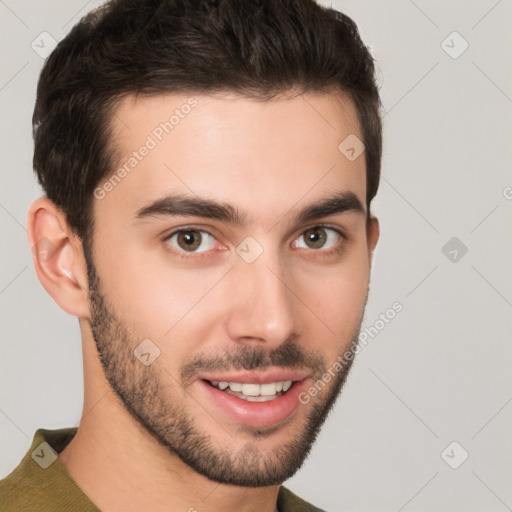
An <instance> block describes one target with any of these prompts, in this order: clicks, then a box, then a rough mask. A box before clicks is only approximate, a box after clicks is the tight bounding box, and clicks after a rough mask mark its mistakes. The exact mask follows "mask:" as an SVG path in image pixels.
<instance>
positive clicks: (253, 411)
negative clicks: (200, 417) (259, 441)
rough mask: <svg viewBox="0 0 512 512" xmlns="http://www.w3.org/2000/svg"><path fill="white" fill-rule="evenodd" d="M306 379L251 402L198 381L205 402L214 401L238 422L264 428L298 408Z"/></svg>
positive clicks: (280, 420) (287, 416)
mask: <svg viewBox="0 0 512 512" xmlns="http://www.w3.org/2000/svg"><path fill="white" fill-rule="evenodd" d="M306 381H307V379H303V380H301V381H297V382H294V383H293V385H292V387H291V388H290V389H289V390H288V391H287V392H286V393H284V394H283V395H281V396H280V397H278V398H274V399H273V400H268V401H267V402H249V401H247V400H244V399H243V398H237V397H236V396H233V395H230V394H229V393H226V392H225V391H221V390H220V389H217V388H214V387H213V386H211V385H210V384H208V383H207V382H205V381H204V380H199V381H196V382H197V383H198V384H199V386H200V387H201V393H206V401H205V403H209V402H213V403H214V404H215V405H216V406H217V407H218V408H220V409H221V410H222V411H223V412H224V414H225V415H226V416H228V417H229V418H230V419H231V420H233V421H235V422H236V423H241V424H242V425H246V426H248V427H254V428H263V427H269V426H273V425H276V424H277V423H280V422H282V421H284V420H286V419H288V418H289V417H290V416H291V415H292V414H293V413H294V412H295V411H296V410H297V409H298V407H299V405H300V402H299V395H300V393H301V392H302V391H304V389H305V388H306Z"/></svg>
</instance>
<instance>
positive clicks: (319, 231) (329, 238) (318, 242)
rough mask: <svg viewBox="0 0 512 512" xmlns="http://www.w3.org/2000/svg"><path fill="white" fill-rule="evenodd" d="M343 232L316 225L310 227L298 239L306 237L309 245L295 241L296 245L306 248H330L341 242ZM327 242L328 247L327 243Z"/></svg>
mask: <svg viewBox="0 0 512 512" xmlns="http://www.w3.org/2000/svg"><path fill="white" fill-rule="evenodd" d="M340 238H341V234H340V233H339V231H337V230H336V229H334V228H327V227H323V226H315V227H313V228H310V229H308V230H307V231H305V232H304V233H302V235H300V236H299V238H298V239H297V240H301V239H304V240H305V241H306V244H308V245H302V246H301V245H298V242H294V247H304V248H306V249H330V248H332V247H334V246H336V244H337V243H338V242H339V240H340ZM326 244H327V247H325V245H326Z"/></svg>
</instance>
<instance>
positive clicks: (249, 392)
mask: <svg viewBox="0 0 512 512" xmlns="http://www.w3.org/2000/svg"><path fill="white" fill-rule="evenodd" d="M204 382H206V383H207V384H209V385H210V386H212V387H214V388H215V389H218V390H220V391H224V392H225V393H227V394H229V395H232V396H236V397H237V398H240V399H242V400H247V401H248V402H269V401H270V400H276V399H277V398H279V397H281V396H283V395H284V394H285V393H286V392H287V391H288V390H289V389H290V388H291V387H292V385H293V383H294V382H296V381H293V380H285V381H277V382H268V383H265V384H256V383H242V382H227V381H215V380H205V381H204Z"/></svg>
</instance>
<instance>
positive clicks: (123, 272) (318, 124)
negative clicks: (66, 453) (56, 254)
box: [88, 94, 378, 486]
mask: <svg viewBox="0 0 512 512" xmlns="http://www.w3.org/2000/svg"><path fill="white" fill-rule="evenodd" d="M172 116H174V117H172ZM113 119H114V120H113V130H114V131H113V133H114V137H113V142H114V143H115V144H116V145H117V147H118V149H119V154H118V156H119V163H118V164H119V165H118V166H116V168H115V169H116V172H115V173H114V175H113V176H112V177H111V178H110V180H109V181H107V180H105V181H103V182H101V183H99V184H98V188H97V189H96V191H95V199H94V206H93V214H94V218H95V232H94V237H93V242H92V255H91V257H90V260H89V265H88V270H89V284H90V299H91V329H92V333H93V337H94V340H95V342H96V346H97V349H98V352H99V355H100V359H101V362H102V365H103V369H104V372H105V376H106V378H107V379H108V381H109V383H110V385H111V386H112V388H113V390H114V391H115V392H116V393H117V395H118V396H119V398H120V400H121V401H122V403H123V404H124V406H125V407H126V409H127V410H128V411H129V412H130V413H131V415H132V417H133V418H134V419H135V420H136V421H137V422H139V423H140V424H141V425H142V426H143V427H144V428H145V429H146V430H147V432H149V433H150V434H151V435H152V436H154V438H156V439H157V440H158V441H159V442H160V443H161V445H162V446H164V447H165V448H166V449H168V450H169V451H170V452H172V453H173V454H176V455H178V456H179V457H180V458H181V459H182V460H183V461H184V462H185V463H187V464H188V465H189V466H191V467H192V468H193V469H194V470H195V471H197V472H198V473H200V474H202V475H205V476H207V477H208V478H210V479H212V480H215V481H218V482H223V483H227V484H232V485H242V486H264V485H274V484H279V483H282V482H283V481H285V480H286V479H287V478H289V477H290V476H292V475H293V474H294V473H295V472H296V471H297V469H298V468H299V467H300V466H301V464H302V462H303V461H304V459H305V457H306V455H307V454H308V452H309V450H310V448H311V446H312V444H313V442H314V439H315V437H316V435H317V433H318V431H319V428H320V426H321V425H322V424H323V422H324V420H325V418H326V415H327V414H328V412H329V411H330V409H331V408H332V405H333V404H334V401H335V399H336V397H337V396H338V395H339V393H340V391H341V389H342V386H343V383H344V382H345V379H346V377H347V374H348V371H349V369H350V364H351V363H348V364H344V365H343V366H342V368H341V369H340V368H339V365H338V366H335V363H336V361H339V357H341V356H342V355H343V354H344V353H345V351H346V350H347V349H349V347H350V346H351V344H352V342H353V341H354V340H356V339H357V336H358V333H359V329H360V327H361V321H362V316H363V312H364V307H365V304H366V299H367V292H368V282H369V272H370V263H371V250H372V249H373V246H374V244H375V243H376V239H377V236H378V234H377V231H376V230H377V228H376V226H375V225H374V224H373V223H372V225H371V228H370V229H369V230H367V227H366V209H365V197H366V175H365V162H364V153H363V155H361V156H360V157H359V158H357V159H355V160H353V159H347V158H346V157H345V156H344V154H342V153H341V152H340V151H339V150H338V146H339V144H340V143H341V142H342V141H343V140H344V139H345V138H346V137H347V136H349V135H356V136H357V137H358V138H359V139H362V136H361V133H360V128H359V125H358V122H357V117H356V113H355V110H354V108H353V106H352V105H351V103H350V102H349V101H348V100H346V99H343V98H340V97H338V96H334V95H329V94H309V95H303V96H302V95H301V96H295V97H291V96H290V97H284V96H282V97H279V98H276V99H273V100H270V101H267V102H259V101H255V100H251V99H247V98H241V97H238V96H234V95H228V94H223V95H220V94H218V95H215V96H206V95H194V96H186V95H177V94H168V95H158V96H152V97H144V98H141V97H139V98H135V97H128V98H125V99H124V100H123V101H122V102H121V103H120V104H119V106H118V107H117V110H116V115H115V116H114V118H113ZM166 123H167V124H166ZM143 148H146V149H143ZM123 169H124V172H123ZM372 233H373V235H372ZM333 368H335V370H334V371H333ZM329 370H330V375H331V377H330V378H329V379H328V380H326V379H325V378H323V376H324V377H325V375H326V372H328V371H329ZM318 381H322V382H323V385H322V386H317V388H318V389H319V391H318V392H317V393H315V394H314V396H313V395H312V396H310V395H309V394H308V395H307V398H308V399H307V400H304V397H305V396H306V394H307V393H308V390H309V389H310V388H311V386H312V385H314V384H315V383H316V382H318ZM300 397H302V398H303V399H299V398H300Z"/></svg>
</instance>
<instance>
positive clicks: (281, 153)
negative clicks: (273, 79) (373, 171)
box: [96, 93, 366, 223]
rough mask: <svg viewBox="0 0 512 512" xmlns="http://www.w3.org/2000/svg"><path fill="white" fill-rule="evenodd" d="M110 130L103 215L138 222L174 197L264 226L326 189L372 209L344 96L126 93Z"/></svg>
mask: <svg viewBox="0 0 512 512" xmlns="http://www.w3.org/2000/svg"><path fill="white" fill-rule="evenodd" d="M111 123H112V131H113V136H112V140H111V142H112V145H113V147H115V148H116V162H115V166H114V169H113V175H112V176H111V177H110V180H108V181H109V182H110V186H108V183H107V179H105V180H103V182H100V183H99V184H98V186H99V187H101V188H103V189H104V185H105V184H106V185H107V188H108V193H106V194H105V197H104V198H103V199H102V200H101V204H97V205H96V206H97V209H98V210H100V211H101V212H102V214H105V215H111V214H117V215H125V216H129V215H132V216H133V215H135V214H136V212H137V211H138V210H139V209H140V208H142V207H143V206H144V205H145V204H147V202H148V201H151V200H156V199H158V198H159V197H164V196H166V195H175V194H177V193H183V194H189V195H192V196H198V197H202V198H208V199H214V200H217V201H222V202H227V203H230V204H234V205H236V206H238V207H239V209H241V210H243V211H247V212H248V214H249V216H250V217H251V218H257V219H259V220H260V221H261V222H262V223H272V222H273V219H275V217H276V216H277V217H282V215H283V211H285V210H287V209H288V210H289V209H290V208H292V207H293V206H294V205H296V204H300V203H301V201H304V202H305V203H310V202H311V201H312V200H314V199H315V198H316V197H318V198H320V197H322V196H325V195H326V193H327V192H328V193H332V192H339V191H350V192H353V193H354V194H355V195H356V196H357V197H358V198H359V199H360V201H361V203H362V204H365V195H366V166H365V159H364V153H363V154H361V156H360V157H358V158H356V159H348V158H347V156H346V153H344V152H343V151H340V148H339V146H340V144H342V143H343V141H345V140H347V137H357V139H355V140H362V135H361V130H360V126H359V122H358V120H357V114H356V111H355V108H354V105H353V103H352V102H351V101H350V100H349V99H348V98H346V97H344V96H341V95H338V94H328V93H322V94H319V93H310V94H301V95H295V96H292V95H281V96H278V97H276V98H274V99H272V100H268V101H259V100H255V99H250V98H246V97H241V96H239V95H235V94H228V93H223V94H220V93H218V94H215V95H205V94H181V93H180V94H176V93H172V94H159V95H153V96H128V97H125V98H124V99H123V100H122V101H121V102H120V103H119V104H118V106H117V107H116V109H115V110H114V114H113V117H112V121H111ZM349 140H352V139H349ZM251 211H252V213H253V215H251Z"/></svg>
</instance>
